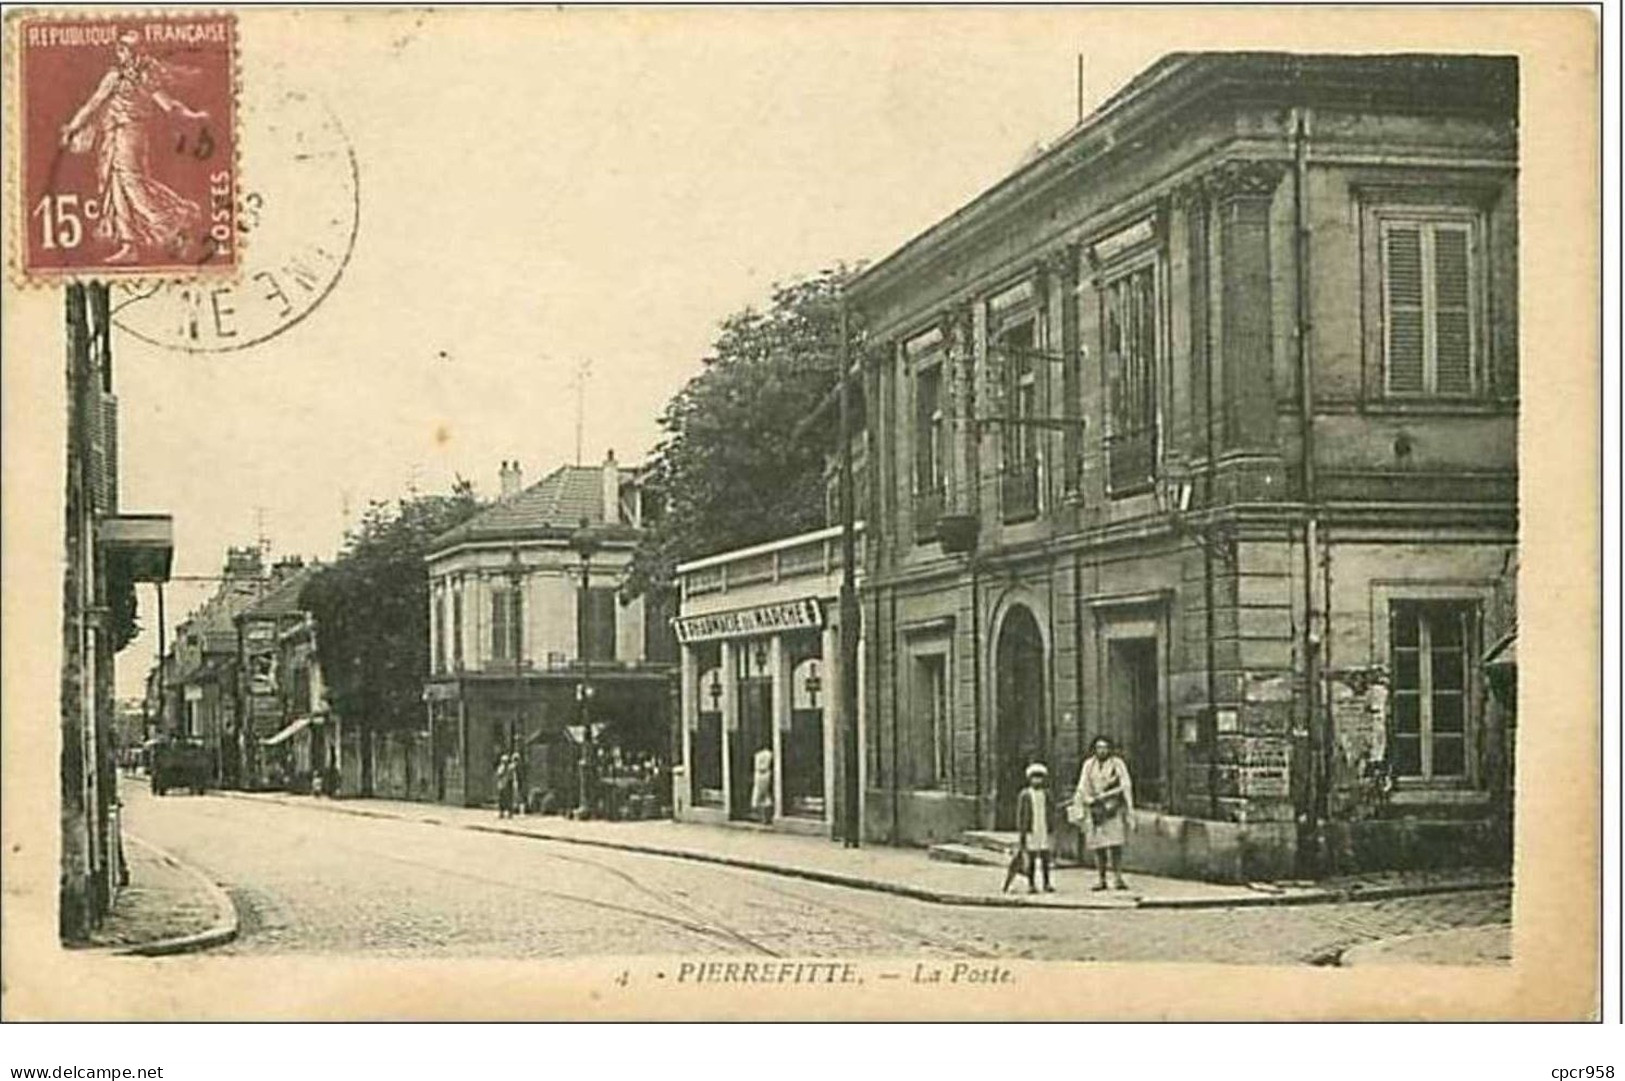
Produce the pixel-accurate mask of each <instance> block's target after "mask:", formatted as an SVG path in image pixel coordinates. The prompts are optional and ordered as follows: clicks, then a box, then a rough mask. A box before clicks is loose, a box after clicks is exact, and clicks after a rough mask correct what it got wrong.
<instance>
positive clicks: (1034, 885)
mask: <svg viewBox="0 0 1625 1081" xmlns="http://www.w3.org/2000/svg"><path fill="white" fill-rule="evenodd" d="M1056 825H1057V822H1056V818H1055V803H1054V801H1053V800H1051V799H1050V798H1049V768H1048V767H1047V766H1045V765H1044V764H1043V763H1042V762H1034V763H1033V764H1032V765H1030V766H1028V767H1027V787H1026V788H1023V789H1022V790H1021V792H1020V794H1019V795H1017V796H1016V859H1013V860H1011V861H1010V867H1009V869H1008V870H1007V871H1006V872H1005V876H1004V889H1005V890H1009V888H1010V883H1011V882H1013V881H1015V877H1016V875H1017V874H1018V873H1020V874H1025V875H1026V876H1027V892H1028V893H1037V892H1038V877H1039V872H1040V871H1042V872H1043V878H1044V892H1045V893H1054V892H1055V887H1054V886H1052V885H1050V881H1049V876H1050V868H1051V863H1052V861H1053V859H1054V854H1053V853H1054V847H1053V843H1052V840H1051V839H1052V838H1053V837H1054V836H1055V828H1056Z"/></svg>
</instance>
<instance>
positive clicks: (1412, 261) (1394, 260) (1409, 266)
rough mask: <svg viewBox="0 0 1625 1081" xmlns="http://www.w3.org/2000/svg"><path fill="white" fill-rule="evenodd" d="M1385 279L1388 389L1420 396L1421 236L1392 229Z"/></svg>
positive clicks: (1415, 231)
mask: <svg viewBox="0 0 1625 1081" xmlns="http://www.w3.org/2000/svg"><path fill="white" fill-rule="evenodd" d="M1383 257H1384V258H1383V278H1384V282H1383V284H1384V288H1385V291H1386V294H1387V301H1388V304H1387V313H1386V314H1387V332H1388V343H1387V345H1388V348H1387V357H1388V373H1387V374H1388V389H1389V391H1390V392H1392V393H1395V394H1420V393H1421V392H1422V391H1423V390H1424V389H1425V387H1424V384H1423V375H1422V356H1423V332H1422V232H1421V229H1420V228H1418V227H1417V226H1414V225H1404V226H1401V225H1392V226H1389V227H1388V230H1387V233H1386V235H1385V237H1384V252H1383Z"/></svg>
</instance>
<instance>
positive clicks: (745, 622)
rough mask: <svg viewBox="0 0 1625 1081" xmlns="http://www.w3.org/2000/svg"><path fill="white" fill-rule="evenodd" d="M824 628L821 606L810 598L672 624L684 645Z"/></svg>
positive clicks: (683, 619)
mask: <svg viewBox="0 0 1625 1081" xmlns="http://www.w3.org/2000/svg"><path fill="white" fill-rule="evenodd" d="M823 625H824V609H823V606H822V605H820V604H819V603H818V601H817V599H816V598H813V597H807V598H804V599H802V600H798V601H784V602H781V603H779V604H763V605H758V606H757V607H755V608H736V609H734V610H733V611H731V612H711V613H708V614H706V615H703V616H681V617H679V618H677V619H674V620H672V627H673V629H675V630H676V632H677V640H678V641H679V642H681V643H683V644H684V645H687V644H688V643H690V642H706V641H710V640H711V639H714V638H744V637H747V636H749V635H754V634H774V633H777V632H779V631H797V630H809V629H816V628H819V627H822V626H823Z"/></svg>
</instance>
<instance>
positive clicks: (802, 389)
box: [624, 265, 854, 596]
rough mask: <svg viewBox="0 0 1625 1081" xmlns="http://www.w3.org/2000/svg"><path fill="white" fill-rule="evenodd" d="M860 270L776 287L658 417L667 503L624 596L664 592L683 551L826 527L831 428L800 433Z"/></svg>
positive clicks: (825, 385)
mask: <svg viewBox="0 0 1625 1081" xmlns="http://www.w3.org/2000/svg"><path fill="white" fill-rule="evenodd" d="M853 272H854V268H851V267H847V266H845V265H842V266H840V267H837V268H835V269H832V270H824V271H821V272H820V273H818V274H817V275H815V276H813V277H810V278H807V279H804V280H801V281H796V282H791V283H789V284H782V283H781V284H777V285H775V286H774V287H773V296H772V300H771V302H770V304H769V305H768V307H767V309H766V310H765V311H761V310H758V309H756V308H746V309H745V310H743V311H740V312H737V313H735V314H733V315H731V316H729V317H728V318H726V319H724V320H723V321H722V324H721V326H720V332H719V334H718V336H717V339H716V342H715V344H714V345H713V347H712V353H711V355H710V356H708V357H706V358H704V361H703V363H704V370H703V371H701V372H700V374H698V375H696V376H695V377H694V378H693V379H690V380H689V381H688V384H687V385H686V386H685V387H684V388H683V389H682V390H681V391H679V392H678V394H677V395H676V397H674V398H672V400H671V401H670V402H669V403H668V404H667V406H666V410H665V413H664V414H662V416H661V418H660V426H661V428H662V430H663V431H664V432H665V436H664V438H663V439H662V440H661V442H660V444H659V445H658V447H657V448H656V450H655V455H654V460H653V462H652V463H651V469H650V474H649V476H648V478H647V482H646V483H647V485H648V487H649V488H650V489H651V491H652V493H653V494H654V495H655V496H656V498H657V499H662V500H663V501H664V504H665V509H664V513H663V514H662V515H660V516H658V517H656V518H654V519H653V520H652V521H651V522H650V523H649V524H648V527H647V529H646V530H645V531H644V534H643V537H642V540H641V542H640V544H639V547H638V550H637V552H636V554H635V555H634V558H633V562H632V569H631V573H630V575H629V576H628V579H627V582H626V586H625V588H624V592H625V593H626V594H627V595H628V596H637V595H640V594H643V593H660V592H663V591H664V590H665V589H667V588H669V587H670V585H671V583H672V578H673V574H674V569H675V567H676V565H677V564H678V563H681V562H682V561H684V560H686V559H696V558H698V557H700V556H704V555H709V554H711V553H714V552H721V551H726V550H728V549H731V548H737V547H741V546H743V545H749V544H756V543H759V542H761V541H766V540H771V539H772V538H774V537H782V536H786V535H789V534H793V533H797V532H801V531H803V530H807V529H814V528H817V527H818V526H821V525H823V524H824V481H823V463H824V456H825V454H826V453H827V452H828V451H829V450H830V448H831V447H833V446H834V443H835V432H834V431H833V430H830V429H828V428H819V429H817V430H815V431H811V432H805V431H801V430H800V429H801V428H802V427H803V425H802V422H803V421H805V420H806V418H807V417H809V416H810V415H812V413H813V411H814V410H815V409H817V407H818V405H819V403H820V402H822V401H823V400H824V399H825V398H826V397H827V396H828V394H829V392H830V391H831V390H832V389H833V388H834V386H835V379H836V373H837V370H838V367H839V361H838V357H839V353H840V351H839V333H840V318H839V312H840V307H839V303H840V290H841V287H842V285H843V283H844V282H845V281H846V279H847V278H849V277H850V276H851V275H852V273H853ZM820 432H822V433H823V434H822V435H820V434H819V433H820Z"/></svg>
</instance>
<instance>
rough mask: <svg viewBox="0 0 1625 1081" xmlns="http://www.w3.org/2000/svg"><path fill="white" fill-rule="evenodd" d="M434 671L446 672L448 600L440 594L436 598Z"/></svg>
mask: <svg viewBox="0 0 1625 1081" xmlns="http://www.w3.org/2000/svg"><path fill="white" fill-rule="evenodd" d="M434 670H435V671H436V672H444V671H445V670H446V598H445V595H444V594H438V593H437V594H436V595H435V598H434Z"/></svg>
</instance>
